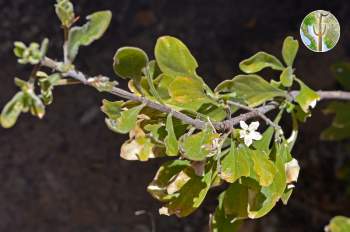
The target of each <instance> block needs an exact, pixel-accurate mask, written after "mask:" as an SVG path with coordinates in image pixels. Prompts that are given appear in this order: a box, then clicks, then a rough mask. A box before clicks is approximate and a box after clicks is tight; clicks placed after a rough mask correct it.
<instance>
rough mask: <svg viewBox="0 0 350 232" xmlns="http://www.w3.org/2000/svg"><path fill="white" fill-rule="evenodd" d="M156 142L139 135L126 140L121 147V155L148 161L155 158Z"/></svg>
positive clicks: (129, 158) (126, 157)
mask: <svg viewBox="0 0 350 232" xmlns="http://www.w3.org/2000/svg"><path fill="white" fill-rule="evenodd" d="M153 149H154V144H153V143H152V142H151V139H149V138H147V137H139V138H135V139H131V140H128V141H126V142H125V143H124V144H123V145H122V147H121V149H120V157H122V158H123V159H125V160H140V161H147V160H148V159H152V158H155V157H156V155H155V154H154V152H153Z"/></svg>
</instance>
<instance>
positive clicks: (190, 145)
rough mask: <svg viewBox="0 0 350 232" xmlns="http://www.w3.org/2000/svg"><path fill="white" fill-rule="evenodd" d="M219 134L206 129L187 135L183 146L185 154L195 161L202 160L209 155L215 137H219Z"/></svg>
mask: <svg viewBox="0 0 350 232" xmlns="http://www.w3.org/2000/svg"><path fill="white" fill-rule="evenodd" d="M217 137H218V134H213V132H212V131H211V130H209V129H205V130H203V131H201V132H199V133H197V134H193V135H190V136H185V137H184V139H183V144H182V147H183V149H184V156H185V157H186V158H188V159H190V160H193V161H202V160H204V159H205V158H206V156H207V155H209V153H210V151H211V146H212V145H211V144H212V141H213V139H215V138H217Z"/></svg>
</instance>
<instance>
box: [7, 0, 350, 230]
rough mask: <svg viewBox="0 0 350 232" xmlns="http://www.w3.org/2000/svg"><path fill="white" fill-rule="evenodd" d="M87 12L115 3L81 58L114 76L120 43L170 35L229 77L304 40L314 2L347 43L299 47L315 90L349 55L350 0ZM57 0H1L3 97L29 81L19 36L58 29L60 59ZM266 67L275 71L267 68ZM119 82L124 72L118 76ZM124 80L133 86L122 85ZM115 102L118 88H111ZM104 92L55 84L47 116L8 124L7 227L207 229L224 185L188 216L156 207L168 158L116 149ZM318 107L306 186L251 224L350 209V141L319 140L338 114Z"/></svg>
mask: <svg viewBox="0 0 350 232" xmlns="http://www.w3.org/2000/svg"><path fill="white" fill-rule="evenodd" d="M74 2H76V5H77V10H78V12H79V15H82V16H85V15H87V14H88V13H91V12H93V11H96V10H101V9H110V10H112V11H113V15H114V17H113V22H112V25H111V28H110V29H109V30H108V32H107V34H106V36H105V37H104V38H103V39H101V40H100V41H99V42H96V43H94V45H93V46H91V47H88V48H83V49H81V53H80V55H79V58H78V67H79V68H80V69H82V70H84V71H85V72H87V73H90V74H99V73H103V74H105V75H110V76H112V75H113V74H112V68H111V62H112V56H113V54H114V52H115V50H116V49H117V48H119V47H120V46H123V45H133V46H138V47H142V48H143V49H145V50H146V51H147V52H148V53H149V54H152V50H153V46H154V44H155V40H156V38H157V37H158V36H160V35H164V34H170V35H174V36H176V37H179V38H181V39H182V40H183V41H184V42H185V43H186V44H187V45H188V46H189V47H190V49H191V51H192V52H193V54H194V56H195V57H196V58H197V60H198V61H199V63H200V68H199V73H200V74H201V76H203V77H204V78H205V80H206V81H207V82H208V83H209V84H210V85H211V86H213V87H214V86H215V85H216V84H218V83H219V82H220V81H222V80H224V79H228V78H232V77H233V76H234V75H235V74H237V73H238V72H239V70H238V65H237V64H238V62H239V61H240V60H242V59H244V58H247V57H248V56H250V55H252V54H253V53H255V52H256V51H258V50H266V51H269V52H271V53H274V54H276V55H278V56H280V49H281V45H282V41H283V39H284V37H285V36H287V35H293V36H295V37H296V38H299V34H298V31H299V25H300V23H301V21H302V19H303V17H304V16H305V15H306V14H307V13H309V12H310V11H312V10H316V9H324V10H330V11H331V12H332V13H333V14H335V16H336V17H337V18H338V20H339V21H340V24H341V28H342V32H341V33H342V35H341V39H340V42H339V44H338V45H337V47H336V48H334V49H333V50H332V51H330V52H327V53H325V54H317V53H312V52H310V51H309V50H308V49H306V48H305V47H304V46H301V49H300V53H299V55H298V59H297V62H296V68H297V74H299V77H300V78H301V79H303V80H305V82H306V83H307V84H310V85H311V86H312V87H313V88H315V89H334V88H337V85H336V83H335V81H334V78H333V77H332V76H331V73H330V71H329V66H330V65H331V64H332V63H334V62H336V61H339V60H348V59H349V58H348V57H349V55H350V43H349V41H350V34H349V33H350V31H349V28H350V25H349V24H350V2H349V1H346V0H344V1H317V2H316V1H266V0H259V1H249V0H245V1H240V0H239V1H229V0H217V1H212V0H201V1H199V0H192V1H185V0H179V1H170V0H168V1H166V0H154V1H151V0H133V1H127V0H118V1H97V0H95V1H93V0H89V1H88V0H79V1H74ZM53 3H54V1H53V0H51V1H47V0H37V1H28V0H12V1H5V0H0V61H1V69H0V79H1V84H0V106H3V105H4V104H5V103H6V102H7V101H8V100H9V99H10V98H11V96H12V95H13V94H14V93H15V92H16V87H15V86H14V85H13V77H14V76H18V77H21V78H26V77H27V75H28V74H29V72H30V67H27V66H20V65H18V64H16V59H15V58H14V56H13V55H12V42H13V41H14V40H21V41H24V42H30V41H41V40H42V39H43V38H44V37H46V36H47V37H49V38H51V46H50V54H49V55H50V56H51V57H57V58H59V57H61V48H60V46H61V43H62V34H61V31H60V28H59V22H58V20H57V19H56V17H55V13H54V10H53V7H52V5H53ZM268 74H269V73H268ZM121 82H122V81H121ZM122 85H123V86H125V83H124V84H122ZM105 97H108V98H109V99H113V97H111V96H105ZM101 99H102V97H101V95H100V94H99V93H97V92H96V91H94V90H93V89H90V88H84V87H81V86H74V87H67V88H57V89H56V90H55V102H54V104H53V105H52V106H50V107H49V108H48V112H47V115H46V116H45V118H44V119H43V120H37V119H35V118H32V117H31V116H28V115H25V116H22V117H21V118H20V120H19V122H18V124H17V125H16V127H15V128H13V129H9V130H4V129H1V128H0V144H1V146H0V186H1V187H0V231H8V232H10V231H11V232H12V231H14V232H18V231H20V232H22V231H25V232H27V231H28V232H46V231H51V232H54V231H65V232H66V231H74V232H79V231H84V232H90V231H91V232H94V231H98V232H100V231H103V232H147V231H150V224H151V223H150V218H149V216H148V215H141V216H135V214H134V212H135V211H137V210H145V211H147V212H148V213H149V214H150V215H152V218H153V219H152V220H155V223H156V226H157V231H168V232H184V231H185V232H191V231H193V232H202V231H207V228H206V225H207V221H208V214H209V213H210V212H212V210H213V208H214V206H215V203H216V201H215V192H214V193H213V194H211V195H210V196H209V198H208V200H207V201H206V202H205V204H204V206H203V207H201V209H200V210H198V211H197V212H196V213H194V214H193V215H192V216H190V217H189V218H186V219H177V218H176V217H161V216H158V208H159V207H160V204H159V203H158V202H157V201H155V200H153V199H152V198H151V197H150V196H149V194H148V193H147V192H146V190H145V189H146V186H147V184H148V183H149V182H150V181H151V179H152V177H153V175H154V173H155V171H156V170H157V167H158V166H159V165H160V164H161V163H162V160H155V161H151V162H149V163H140V162H127V161H124V160H122V159H120V158H119V148H120V145H121V143H122V142H123V141H124V140H125V137H123V136H121V135H117V134H114V133H113V132H111V131H109V130H108V129H107V127H106V126H105V124H104V116H103V114H102V113H100V112H99V106H100V104H101ZM314 114H315V115H316V116H315V117H314V118H312V119H311V120H309V121H308V123H307V124H306V125H304V126H303V128H302V133H301V136H300V138H299V143H298V145H297V147H296V148H295V151H294V155H295V156H296V157H297V158H298V159H299V160H300V163H301V166H302V172H301V176H300V178H299V183H298V185H297V188H296V190H295V194H294V195H293V196H292V199H291V201H290V203H289V204H288V205H287V206H282V205H281V204H279V205H278V207H276V208H275V209H274V210H273V211H272V213H270V214H269V215H268V216H266V217H264V218H262V219H260V220H256V221H254V222H253V221H248V222H247V223H246V224H245V226H244V230H243V231H248V232H249V231H263V232H274V231H275V232H292V231H293V232H302V231H307V232H310V231H311V232H313V231H322V230H323V227H324V225H325V224H327V223H328V220H329V219H330V218H331V217H332V216H334V215H337V214H343V215H348V216H349V214H350V202H349V198H347V197H348V196H346V194H345V189H346V188H347V186H346V183H345V182H342V181H341V180H339V178H337V176H339V175H337V173H339V169H340V168H341V167H343V165H344V164H345V163H346V161H349V159H350V157H349V151H348V150H347V144H344V143H325V142H320V141H319V134H320V132H321V131H322V129H323V128H325V127H326V126H327V125H328V124H329V122H330V119H329V118H325V117H324V116H322V115H321V111H320V110H316V111H315V113H314Z"/></svg>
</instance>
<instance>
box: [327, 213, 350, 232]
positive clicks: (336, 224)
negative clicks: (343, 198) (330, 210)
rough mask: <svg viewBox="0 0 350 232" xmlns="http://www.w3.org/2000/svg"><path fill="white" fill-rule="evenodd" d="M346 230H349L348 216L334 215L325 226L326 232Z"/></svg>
mask: <svg viewBox="0 0 350 232" xmlns="http://www.w3.org/2000/svg"><path fill="white" fill-rule="evenodd" d="M328 231H329V232H348V231H350V218H347V217H344V216H336V217H334V218H332V220H331V221H330V223H329V225H328V226H327V232H328Z"/></svg>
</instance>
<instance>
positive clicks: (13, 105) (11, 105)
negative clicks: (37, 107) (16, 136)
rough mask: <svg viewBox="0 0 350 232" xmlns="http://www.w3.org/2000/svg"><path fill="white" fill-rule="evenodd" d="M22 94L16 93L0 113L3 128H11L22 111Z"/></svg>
mask: <svg viewBox="0 0 350 232" xmlns="http://www.w3.org/2000/svg"><path fill="white" fill-rule="evenodd" d="M23 97H24V94H23V92H18V93H17V94H16V95H15V96H14V97H13V98H12V99H11V100H10V101H9V102H8V103H7V104H6V105H5V107H4V108H3V110H2V112H1V117H0V118H1V125H2V127H4V128H10V127H13V126H14V125H15V123H16V121H17V119H18V117H19V115H20V114H21V112H22V110H23V107H24V106H23Z"/></svg>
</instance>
